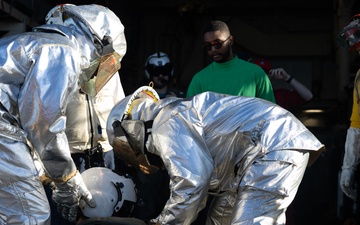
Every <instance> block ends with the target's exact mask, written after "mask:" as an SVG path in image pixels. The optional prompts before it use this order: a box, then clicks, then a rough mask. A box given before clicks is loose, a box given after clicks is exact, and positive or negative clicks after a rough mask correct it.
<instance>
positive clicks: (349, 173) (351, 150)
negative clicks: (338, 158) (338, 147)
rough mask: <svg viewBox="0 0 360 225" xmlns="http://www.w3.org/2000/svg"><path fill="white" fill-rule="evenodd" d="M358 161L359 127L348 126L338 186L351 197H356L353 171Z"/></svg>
mask: <svg viewBox="0 0 360 225" xmlns="http://www.w3.org/2000/svg"><path fill="white" fill-rule="evenodd" d="M359 162H360V129H358V128H354V127H350V128H349V129H348V131H347V134H346V141H345V154H344V160H343V164H342V171H341V178H340V187H341V189H342V190H343V192H344V193H345V194H346V195H347V196H348V197H349V198H351V199H353V200H355V199H356V194H357V193H356V187H355V184H356V182H355V171H356V168H357V166H358V164H359Z"/></svg>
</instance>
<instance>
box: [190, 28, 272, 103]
mask: <svg viewBox="0 0 360 225" xmlns="http://www.w3.org/2000/svg"><path fill="white" fill-rule="evenodd" d="M203 33H204V45H203V47H204V49H205V50H206V51H207V53H208V55H209V56H210V57H211V58H212V59H213V60H214V62H212V63H211V64H210V65H208V66H207V67H205V68H204V69H202V70H201V71H200V72H198V73H196V74H195V76H194V77H193V79H192V81H191V83H190V85H189V87H188V90H187V94H186V96H187V97H190V96H194V95H196V94H199V93H202V92H206V91H213V92H218V93H223V94H230V95H238V96H249V97H258V98H262V99H265V100H268V101H271V102H275V97H274V92H273V89H272V86H271V82H270V80H269V78H268V76H267V75H266V74H265V72H264V71H263V70H262V69H261V68H260V67H259V66H257V65H254V64H253V63H250V62H246V61H244V60H241V59H239V58H238V57H237V56H236V55H234V54H233V51H232V47H231V46H232V44H233V41H234V40H233V36H231V34H230V30H229V28H228V26H227V25H226V24H225V23H224V22H222V21H212V22H210V23H209V24H208V25H207V26H206V27H205V29H204V32H203Z"/></svg>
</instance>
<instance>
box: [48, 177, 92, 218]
mask: <svg viewBox="0 0 360 225" xmlns="http://www.w3.org/2000/svg"><path fill="white" fill-rule="evenodd" d="M54 187H55V188H54V190H53V194H52V199H53V200H54V201H55V203H56V204H57V210H58V211H59V213H61V215H62V217H64V218H65V219H67V220H69V221H71V222H75V221H76V217H77V210H78V206H79V202H80V199H83V200H84V201H85V202H86V203H87V204H88V205H89V206H90V207H92V208H94V207H95V206H96V204H95V201H94V200H93V198H92V195H91V193H90V192H89V190H88V189H87V187H86V186H85V184H84V182H83V179H82V177H81V175H80V173H79V172H78V171H77V172H76V175H75V176H73V177H72V178H70V179H69V180H68V181H67V182H62V183H58V182H54Z"/></svg>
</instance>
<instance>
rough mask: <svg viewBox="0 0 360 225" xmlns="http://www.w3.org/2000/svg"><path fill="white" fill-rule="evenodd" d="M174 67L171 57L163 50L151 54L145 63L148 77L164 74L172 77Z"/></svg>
mask: <svg viewBox="0 0 360 225" xmlns="http://www.w3.org/2000/svg"><path fill="white" fill-rule="evenodd" d="M173 73H174V68H173V66H172V65H171V63H170V59H169V57H168V56H167V55H166V54H165V53H163V52H156V53H154V54H152V55H150V56H149V57H148V58H147V60H146V63H145V75H146V78H147V79H150V76H154V75H155V76H156V75H159V74H162V75H164V76H166V75H168V76H170V77H172V75H173Z"/></svg>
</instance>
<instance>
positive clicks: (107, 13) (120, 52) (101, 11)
mask: <svg viewBox="0 0 360 225" xmlns="http://www.w3.org/2000/svg"><path fill="white" fill-rule="evenodd" d="M69 18H71V19H72V20H73V21H75V24H76V25H77V26H79V28H80V29H82V30H84V32H85V34H87V36H89V37H88V38H89V40H90V41H91V42H92V44H93V45H94V47H95V48H94V52H92V53H91V54H90V55H85V56H83V57H85V58H86V60H85V61H86V62H88V63H86V64H85V65H84V66H83V67H82V73H81V74H80V76H79V86H80V88H81V89H82V91H84V92H85V93H86V94H88V95H90V96H95V95H96V94H97V93H98V92H99V91H100V90H101V88H102V87H103V86H104V85H105V84H106V83H107V82H108V81H109V80H110V79H111V77H112V76H113V75H114V74H115V73H116V72H117V71H118V70H119V69H120V62H121V59H122V58H123V57H124V55H125V53H126V46H127V44H126V39H125V34H124V26H123V25H122V23H121V21H120V19H119V18H118V17H117V16H116V15H115V14H114V13H113V12H112V11H111V10H109V9H108V8H106V7H103V6H100V5H96V4H93V5H81V6H76V5H71V4H63V5H58V6H56V7H55V8H53V9H52V10H51V11H50V12H49V13H48V14H47V16H46V18H45V20H46V23H47V24H60V25H64V26H66V25H67V23H66V21H67V19H69ZM71 25H74V24H71ZM110 25H111V27H110Z"/></svg>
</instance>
